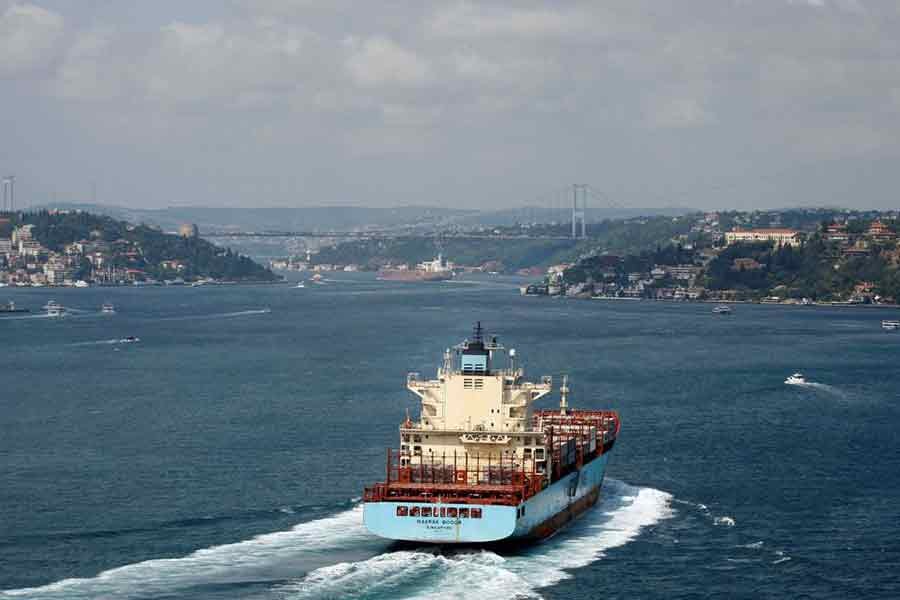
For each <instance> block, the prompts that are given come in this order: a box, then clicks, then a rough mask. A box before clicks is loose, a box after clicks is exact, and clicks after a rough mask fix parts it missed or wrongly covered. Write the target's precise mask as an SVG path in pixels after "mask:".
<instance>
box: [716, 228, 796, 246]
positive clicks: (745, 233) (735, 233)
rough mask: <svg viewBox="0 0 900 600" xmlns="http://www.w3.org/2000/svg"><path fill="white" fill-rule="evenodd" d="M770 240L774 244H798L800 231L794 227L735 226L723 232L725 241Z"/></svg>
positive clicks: (729, 243) (727, 242) (732, 242)
mask: <svg viewBox="0 0 900 600" xmlns="http://www.w3.org/2000/svg"><path fill="white" fill-rule="evenodd" d="M736 242H770V243H774V244H775V245H776V246H798V245H800V232H799V231H797V230H795V229H780V228H778V229H776V228H770V229H741V228H735V229H733V230H731V231H728V232H726V233H725V243H726V244H728V245H731V244H734V243H736Z"/></svg>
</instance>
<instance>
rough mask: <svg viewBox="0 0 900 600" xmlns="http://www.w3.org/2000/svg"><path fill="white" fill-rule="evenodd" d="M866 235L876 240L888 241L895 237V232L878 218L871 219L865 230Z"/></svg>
mask: <svg viewBox="0 0 900 600" xmlns="http://www.w3.org/2000/svg"><path fill="white" fill-rule="evenodd" d="M866 235H867V236H868V237H870V238H871V239H873V240H875V241H876V242H889V241H893V240H894V239H896V238H897V236H896V234H895V233H894V232H893V231H891V230H890V229H889V228H888V226H887V225H885V224H884V223H882V222H881V221H880V220H879V219H875V220H874V221H872V224H871V225H869V229H868V230H867V231H866Z"/></svg>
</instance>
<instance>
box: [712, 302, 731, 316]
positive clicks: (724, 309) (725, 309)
mask: <svg viewBox="0 0 900 600" xmlns="http://www.w3.org/2000/svg"><path fill="white" fill-rule="evenodd" d="M712 311H713V313H714V314H717V315H730V314H731V307H730V306H727V305H725V304H720V305H718V306H717V307H715V308H714V309H713V310H712Z"/></svg>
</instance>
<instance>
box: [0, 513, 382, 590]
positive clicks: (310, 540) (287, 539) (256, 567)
mask: <svg viewBox="0 0 900 600" xmlns="http://www.w3.org/2000/svg"><path fill="white" fill-rule="evenodd" d="M367 541H368V542H371V541H372V537H371V536H370V535H369V534H368V533H367V532H366V530H365V528H364V527H363V525H362V505H358V506H356V507H355V508H353V509H351V510H347V511H344V512H341V513H338V514H336V515H333V516H330V517H326V518H323V519H317V520H315V521H309V522H306V523H301V524H300V525H297V526H296V527H294V528H292V529H289V530H287V531H280V532H276V533H269V534H265V535H260V536H257V537H254V538H251V539H249V540H246V541H243V542H238V543H235V544H226V545H223V546H213V547H211V548H204V549H202V550H198V551H196V552H194V553H192V554H189V555H187V556H184V557H181V558H163V559H154V560H147V561H143V562H139V563H134V564H130V565H125V566H123V567H118V568H115V569H110V570H108V571H104V572H102V573H100V574H99V575H97V576H96V577H90V578H84V579H64V580H62V581H58V582H55V583H51V584H49V585H46V586H42V587H37V588H27V589H21V590H7V591H5V592H0V597H4V598H6V597H16V598H48V599H50V598H53V599H56V598H66V599H69V598H71V599H81V598H84V599H87V598H90V599H96V598H117V599H118V598H137V597H141V598H147V597H154V596H158V595H161V594H165V593H169V592H173V591H176V590H179V589H183V588H187V587H190V586H196V585H203V584H214V583H219V584H223V583H237V582H242V581H248V580H254V579H255V578H258V576H259V574H260V573H263V572H271V571H272V570H273V569H276V568H277V567H278V566H279V565H282V564H285V563H291V564H294V563H299V562H302V561H303V560H304V559H305V558H312V557H313V555H316V554H318V553H321V552H323V551H327V550H328V549H331V548H334V547H336V546H337V545H353V544H363V543H365V542H367Z"/></svg>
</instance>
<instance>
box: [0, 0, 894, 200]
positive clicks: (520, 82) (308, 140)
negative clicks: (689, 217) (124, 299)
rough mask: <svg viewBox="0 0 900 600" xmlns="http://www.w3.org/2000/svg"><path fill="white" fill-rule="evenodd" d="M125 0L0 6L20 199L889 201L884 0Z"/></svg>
mask: <svg viewBox="0 0 900 600" xmlns="http://www.w3.org/2000/svg"><path fill="white" fill-rule="evenodd" d="M129 4H130V3H121V4H120V3H114V4H112V5H111V4H110V3H108V2H100V1H99V0H82V1H79V2H78V3H77V5H76V3H72V2H67V1H65V0H55V1H52V0H46V1H42V0H28V1H22V0H19V1H13V2H9V1H6V2H2V1H0V97H3V98H4V110H3V111H2V115H0V127H2V131H3V137H4V143H3V144H0V169H2V170H4V171H6V172H15V173H16V174H17V175H18V181H19V182H20V188H19V189H20V197H24V198H25V199H27V200H30V201H32V202H46V201H50V200H53V199H57V200H85V199H88V190H90V189H91V182H96V184H97V187H98V189H99V192H100V194H99V195H100V199H101V200H102V201H104V202H109V203H120V204H128V205H144V206H160V205H169V204H207V205H245V206H249V205H310V204H368V205H393V204H403V203H427V204H444V205H460V206H473V207H474V206H488V205H491V204H494V203H496V204H497V205H498V206H510V205H521V204H525V203H528V202H530V201H533V200H535V199H536V198H538V197H539V196H541V195H542V194H543V192H544V191H545V190H546V189H548V188H552V187H556V186H557V185H560V184H562V183H566V182H572V181H587V182H591V183H592V184H594V185H595V186H597V187H599V188H603V189H606V190H608V192H609V195H610V197H613V198H615V199H616V201H618V202H620V203H624V204H628V205H632V206H636V205H642V206H650V205H660V204H681V205H690V206H697V207H712V206H738V207H742V208H750V207H757V206H759V207H764V206H785V205H800V204H823V203H827V204H841V205H848V206H882V207H895V206H896V204H897V202H896V200H895V198H896V194H895V193H894V189H895V188H896V187H897V185H896V179H895V177H894V171H895V168H894V167H893V163H894V161H895V160H896V159H897V158H898V154H900V152H898V150H900V147H898V144H900V142H898V141H897V140H900V135H898V134H900V126H898V124H900V122H898V116H900V41H898V40H900V6H895V5H894V3H876V2H874V1H871V2H865V1H864V0H803V1H801V0H754V1H751V0H733V1H723V0H695V1H691V2H683V1H675V0H668V1H660V0H631V1H629V2H615V3H596V2H576V1H573V2H565V3H549V2H545V3H539V2H511V1H510V2H502V1H492V2H449V3H448V2H431V3H429V2H425V3H406V2H399V1H385V2H378V3H374V2H373V3H364V4H361V3H351V2H345V1H343V0H336V1H335V2H331V3H318V2H312V1H305V0H255V1H251V0H232V1H231V2H229V3H225V4H223V3H219V2H213V1H212V0H197V1H196V2H191V3H176V2H174V1H170V0H160V1H159V2H154V3H140V4H139V5H135V6H129ZM186 5H187V6H186Z"/></svg>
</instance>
